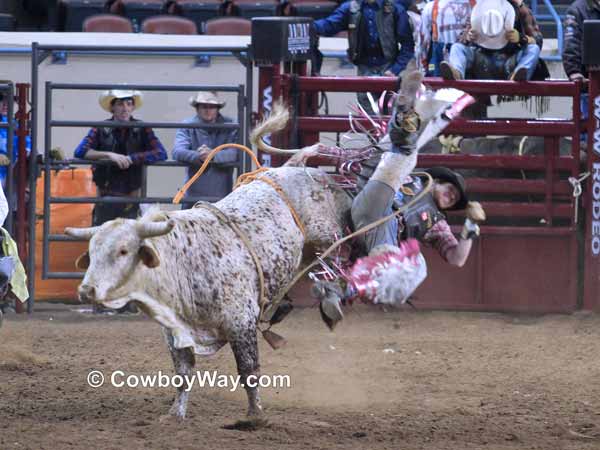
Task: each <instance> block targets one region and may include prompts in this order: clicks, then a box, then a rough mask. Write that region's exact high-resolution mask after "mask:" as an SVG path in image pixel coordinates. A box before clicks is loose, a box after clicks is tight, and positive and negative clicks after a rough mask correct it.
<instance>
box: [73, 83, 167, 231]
mask: <svg viewBox="0 0 600 450" xmlns="http://www.w3.org/2000/svg"><path fill="white" fill-rule="evenodd" d="M99 103H100V106H101V107H102V109H104V110H105V111H107V112H109V113H111V114H112V116H111V117H110V118H109V119H107V120H109V121H115V122H139V121H138V120H137V119H134V118H133V111H134V110H136V109H138V108H140V106H141V105H142V94H141V92H139V91H130V90H120V89H113V90H110V91H105V92H103V93H102V94H101V95H100V98H99ZM75 157H76V158H83V159H89V160H91V161H106V162H108V164H98V165H94V167H93V168H92V170H93V180H94V183H96V186H97V187H98V195H99V196H100V197H106V196H118V197H133V196H139V195H140V188H141V187H142V165H144V164H151V163H154V162H157V161H164V160H165V159H167V152H166V151H165V149H164V147H163V145H162V144H161V143H160V141H159V140H158V138H157V137H156V135H155V134H154V131H152V129H151V128H141V127H138V128H125V127H123V128H119V127H116V128H108V127H106V128H105V127H101V128H92V129H90V130H89V132H88V134H87V136H86V137H84V138H83V140H82V141H81V143H80V144H79V146H78V147H77V149H76V150H75ZM138 212H139V205H138V204H135V203H96V205H95V206H94V211H93V214H92V224H93V225H101V224H103V223H104V222H107V221H109V220H112V219H116V218H117V217H125V218H131V219H135V218H136V217H137V215H138Z"/></svg>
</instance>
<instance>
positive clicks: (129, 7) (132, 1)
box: [118, 0, 164, 31]
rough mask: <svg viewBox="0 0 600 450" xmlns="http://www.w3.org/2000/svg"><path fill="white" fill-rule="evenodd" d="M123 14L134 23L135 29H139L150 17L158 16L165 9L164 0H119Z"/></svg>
mask: <svg viewBox="0 0 600 450" xmlns="http://www.w3.org/2000/svg"><path fill="white" fill-rule="evenodd" d="M118 1H119V3H120V4H121V10H122V11H123V15H124V16H125V17H127V18H128V19H129V20H131V22H132V23H133V29H134V31H139V30H140V28H141V24H142V22H143V21H144V20H146V19H147V18H149V17H153V16H158V15H160V14H161V13H162V12H163V11H162V8H163V3H164V0H118Z"/></svg>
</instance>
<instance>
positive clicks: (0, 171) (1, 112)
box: [0, 92, 31, 225]
mask: <svg viewBox="0 0 600 450" xmlns="http://www.w3.org/2000/svg"><path fill="white" fill-rule="evenodd" d="M8 102H9V99H8V98H7V95H6V93H4V92H0V123H8ZM18 150H19V137H18V136H17V135H16V132H15V134H14V139H13V158H12V159H13V160H12V162H13V163H15V162H16V161H17V157H18ZM25 150H26V152H27V156H29V153H30V152H31V138H30V137H29V136H27V137H26V138H25ZM9 166H10V161H9V159H8V129H7V128H0V183H1V184H2V189H4V190H5V191H6V192H12V195H11V196H10V199H9V202H10V205H11V210H13V211H14V210H16V206H17V205H16V201H17V195H16V189H15V185H16V183H13V186H12V190H9V188H8V186H7V185H6V178H7V176H8V170H9ZM14 181H15V182H16V179H15V180H14ZM1 224H2V223H0V225H1Z"/></svg>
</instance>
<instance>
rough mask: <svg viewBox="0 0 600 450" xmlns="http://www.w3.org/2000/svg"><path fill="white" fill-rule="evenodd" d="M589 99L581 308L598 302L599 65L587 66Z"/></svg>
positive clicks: (596, 305) (599, 251) (599, 190)
mask: <svg viewBox="0 0 600 450" xmlns="http://www.w3.org/2000/svg"><path fill="white" fill-rule="evenodd" d="M589 70H590V71H589V80H590V82H589V85H588V93H589V102H588V121H587V168H588V171H589V172H590V174H591V175H590V176H589V177H588V178H587V180H586V192H587V195H586V196H585V215H586V221H585V222H586V223H585V231H586V233H585V238H584V245H585V250H584V254H585V260H584V286H583V289H584V294H583V309H586V310H597V309H598V307H599V306H600V300H599V298H598V297H599V295H600V235H599V234H600V233H599V232H598V228H597V227H598V225H599V224H598V220H597V219H596V220H594V212H593V211H594V206H596V207H599V203H600V155H599V154H597V153H596V152H595V151H594V144H595V142H594V134H595V132H599V133H600V123H599V121H598V119H597V118H596V117H595V113H596V111H594V110H595V103H596V101H597V100H599V99H600V97H599V95H600V67H598V66H595V67H593V66H592V67H590V68H589ZM598 113H600V111H598Z"/></svg>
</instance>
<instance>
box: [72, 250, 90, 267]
mask: <svg viewBox="0 0 600 450" xmlns="http://www.w3.org/2000/svg"><path fill="white" fill-rule="evenodd" d="M75 267H76V268H78V269H81V270H87V268H88V267H90V254H89V252H85V253H82V254H81V255H79V258H77V259H76V260H75Z"/></svg>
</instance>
